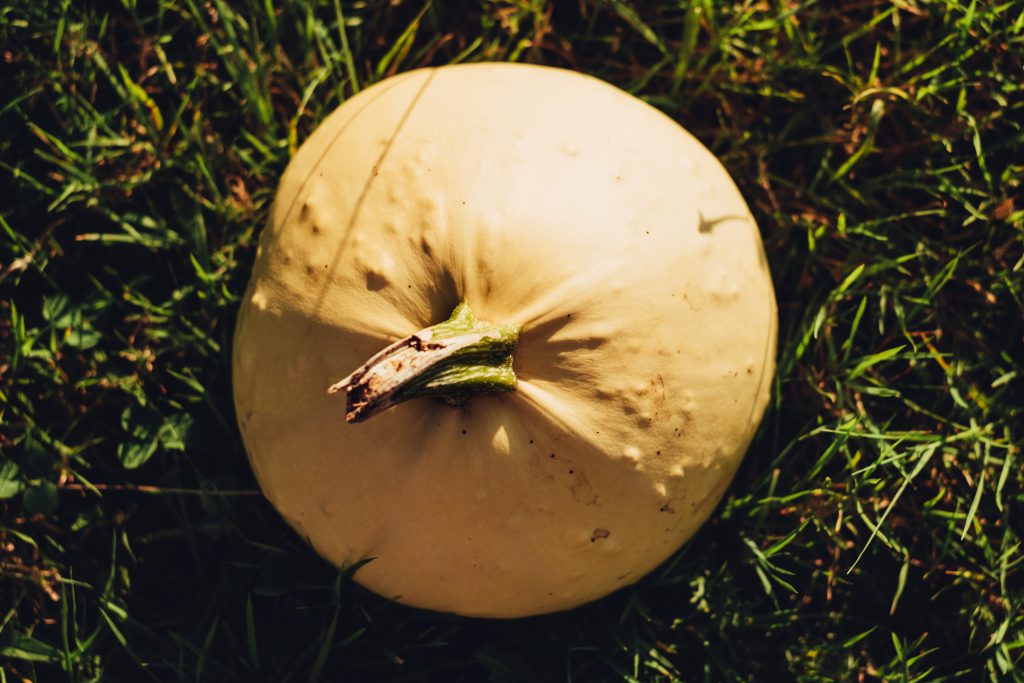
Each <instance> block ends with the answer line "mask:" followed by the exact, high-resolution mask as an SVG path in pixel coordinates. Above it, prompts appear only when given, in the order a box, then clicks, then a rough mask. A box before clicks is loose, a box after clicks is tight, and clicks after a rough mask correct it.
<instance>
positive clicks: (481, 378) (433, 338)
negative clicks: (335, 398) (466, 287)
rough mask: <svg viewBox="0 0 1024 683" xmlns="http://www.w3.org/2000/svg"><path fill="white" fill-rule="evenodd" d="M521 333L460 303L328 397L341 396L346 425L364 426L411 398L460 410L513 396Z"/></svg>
mask: <svg viewBox="0 0 1024 683" xmlns="http://www.w3.org/2000/svg"><path fill="white" fill-rule="evenodd" d="M519 329H520V328H519V327H518V326H516V325H495V324H494V323H489V322H485V321H483V320H479V319H478V318H477V317H476V316H475V315H473V312H472V311H471V310H470V309H469V306H467V305H466V303H465V302H463V303H461V304H459V305H458V306H456V307H455V310H454V311H452V315H451V317H450V318H448V320H446V321H444V322H443V323H438V324H437V325H433V326H432V327H428V328H426V329H424V330H420V331H419V332H417V333H416V334H413V335H411V336H409V337H406V338H405V339H401V340H399V341H397V342H395V343H394V344H391V345H390V346H388V347H387V348H385V349H384V350H383V351H381V352H380V353H378V354H376V355H375V356H373V358H371V359H370V360H368V361H366V363H365V364H363V366H362V367H360V368H359V369H358V370H356V371H355V372H353V373H352V374H351V375H349V376H348V377H346V378H345V379H343V380H341V381H340V382H338V383H337V384H334V385H333V386H331V387H330V388H329V389H328V390H327V392H328V393H330V394H334V393H337V392H339V391H345V392H346V394H347V401H346V408H347V410H346V413H345V419H346V420H347V421H348V422H362V421H363V420H365V419H367V418H370V417H373V416H374V415H376V414H377V413H379V412H381V411H382V410H387V409H388V408H390V407H391V406H393V405H395V404H397V403H401V402H402V401H407V400H409V399H410V398H419V397H421V396H436V397H440V398H442V399H444V400H445V401H446V402H447V403H450V404H452V405H461V404H462V403H464V402H465V401H466V400H467V399H469V397H470V396H472V395H474V394H483V393H490V392H494V391H514V390H515V388H516V374H515V372H514V371H513V370H512V350H513V349H514V348H515V345H516V342H517V341H518V340H519Z"/></svg>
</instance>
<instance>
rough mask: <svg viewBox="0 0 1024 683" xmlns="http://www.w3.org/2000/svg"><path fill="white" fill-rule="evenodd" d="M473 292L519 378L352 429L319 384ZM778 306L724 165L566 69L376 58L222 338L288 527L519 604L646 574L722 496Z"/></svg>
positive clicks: (498, 601)
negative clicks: (507, 333)
mask: <svg viewBox="0 0 1024 683" xmlns="http://www.w3.org/2000/svg"><path fill="white" fill-rule="evenodd" d="M460 301H466V302H467V303H468V304H469V305H470V306H471V307H472V309H473V311H474V312H475V313H476V315H477V316H479V317H480V318H481V319H485V320H487V321H490V322H493V323H506V324H510V325H516V326H520V327H521V333H520V338H519V341H518V344H517V345H516V346H515V349H514V351H513V358H514V360H513V367H514V369H515V372H516V375H517V376H518V386H517V387H516V389H515V390H514V391H511V392H508V393H494V394H485V395H478V396H474V397H472V398H471V399H469V400H468V401H467V402H465V403H464V404H463V405H461V406H460V407H452V406H450V405H448V404H446V403H444V402H443V401H440V400H438V399H433V398H420V399H416V400H412V401H408V402H405V403H402V404H401V405H398V406H396V407H393V408H390V409H388V410H385V411H383V412H381V413H379V414H378V415H376V416H375V417H373V418H372V419H369V420H367V421H365V422H362V423H359V424H348V423H346V421H345V401H344V400H343V398H342V397H339V396H331V395H328V394H327V393H326V391H325V390H326V388H327V387H328V386H329V385H331V384H333V383H334V382H336V381H338V380H339V379H341V378H343V377H345V376H346V375H348V374H349V373H350V372H352V371H353V370H355V369H356V368H358V367H359V366H360V365H361V364H362V363H363V362H365V361H366V360H367V359H368V358H370V357H371V356H373V355H374V354H375V353H376V352H378V351H379V350H380V349H382V348H383V347H385V346H387V345H388V344H390V343H392V342H394V341H395V340H396V339H400V338H402V337H406V336H408V335H410V334H413V333H414V332H416V331H417V330H419V329H421V328H425V327H427V326H430V325H432V324H435V323H438V322H441V321H443V320H445V319H446V318H447V317H448V315H449V314H450V313H451V311H452V309H453V308H454V307H455V305H456V304H457V303H459V302H460ZM776 315H777V314H776V305H775V298H774V293H773V290H772V283H771V278H770V275H769V272H768V267H767V264H766V261H765V257H764V253H763V249H762V245H761V239H760V236H759V233H758V229H757V226H756V224H755V222H754V220H753V218H752V217H751V215H750V212H749V210H748V208H747V206H746V204H745V203H744V201H743V199H742V198H741V196H740V194H739V192H738V191H737V189H736V187H735V185H734V184H733V182H732V181H731V179H730V178H729V176H728V174H727V173H726V171H725V170H724V169H723V168H722V166H721V165H720V164H719V163H718V161H717V160H716V159H715V158H714V156H713V155H712V154H711V153H710V152H709V151H708V150H707V149H705V148H704V147H703V146H702V145H701V144H700V143H699V142H698V141H697V140H696V139H694V138H693V137H692V136H691V135H690V134H688V133H687V132H685V131H684V130H683V129H682V128H680V127H679V126H678V125H677V124H676V123H674V122H673V121H672V120H671V119H670V118H668V117H667V116H665V115H664V114H662V113H660V112H658V111H657V110H655V109H654V108H652V107H650V106H648V105H647V104H645V103H643V102H641V101H640V100H638V99H636V98H634V97H632V96H630V95H627V94H626V93H624V92H622V91H620V90H618V89H616V88H614V87H612V86H610V85H607V84H605V83H603V82H601V81H599V80H597V79H594V78H591V77H588V76H584V75H580V74H577V73H573V72H570V71H564V70H559V69H552V68H544V67H536V66H524V65H512V64H474V65H460V66H449V67H444V68H439V69H429V70H419V71H413V72H410V73H406V74H403V75H400V76H397V77H394V78H390V79H387V80H385V81H383V82H381V83H379V84H377V85H374V86H373V87H371V88H369V89H367V90H365V91H363V92H361V93H360V94H359V95H357V96H355V97H353V98H352V99H350V100H348V101H347V102H346V103H345V104H344V105H343V106H342V107H340V108H339V109H338V110H337V111H335V112H334V113H333V114H331V115H330V116H329V117H328V118H327V119H326V120H325V121H324V122H323V124H322V125H321V126H320V127H319V128H318V129H317V130H316V131H315V132H314V133H313V134H312V135H311V136H310V138H309V139H308V140H307V141H306V143H305V144H304V145H303V146H302V147H301V149H300V150H299V151H298V153H297V154H296V155H295V158H294V159H293V161H292V162H291V164H290V165H289V167H288V170H287V171H286V173H285V174H284V177H283V179H282V180H281V184H280V188H279V190H278V194H277V197H276V201H275V203H274V207H273V210H272V216H271V220H270V224H269V225H268V226H267V228H266V229H265V230H264V232H263V235H262V238H261V240H260V247H259V250H258V255H257V260H256V265H255V268H254V271H253V275H252V281H251V284H250V286H249V290H248V292H247V293H246V295H245V299H244V301H243V303H242V307H241V312H240V316H239V320H238V328H237V331H236V337H235V346H234V395H235V404H236V408H237V413H238V420H239V424H240V426H241V431H242V435H243V437H244V441H245V446H246V449H247V451H248V453H249V456H250V459H251V462H252V466H253V468H254V470H255V472H256V475H257V477H258V479H259V482H260V484H261V486H262V488H263V491H264V492H265V494H266V496H267V497H268V498H269V499H270V501H271V502H272V503H273V504H274V505H275V506H276V507H277V509H278V510H279V511H280V512H281V514H282V515H283V516H284V517H285V518H286V519H287V520H288V522H289V523H290V524H291V525H292V526H293V527H294V528H295V529H296V530H297V531H298V532H299V533H300V534H301V535H302V536H303V537H305V538H306V539H308V540H309V542H310V543H312V544H313V545H314V546H315V548H316V550H317V551H318V552H319V553H321V554H322V555H323V556H324V557H325V558H327V559H328V560H330V561H331V562H333V563H335V564H337V565H344V564H346V563H355V562H358V561H360V560H363V559H366V558H374V559H373V560H372V561H371V562H369V563H368V564H366V565H365V566H363V567H361V568H360V569H359V570H358V571H357V572H356V574H355V579H356V580H357V581H358V582H360V583H361V584H363V585H364V586H366V587H367V588H369V589H371V590H373V591H375V592H377V593H379V594H381V595H383V596H387V597H389V598H393V599H395V600H398V601H400V602H403V603H407V604H409V605H414V606H418V607H425V608H429V609H433V610H442V611H452V612H457V613H460V614H465V615H477V616H496V617H512V616H521V615H529V614H537V613H543V612H550V611H555V610H562V609H567V608H570V607H573V606H576V605H579V604H581V603H584V602H586V601H589V600H593V599H595V598H598V597H601V596H603V595H606V594H607V593H609V592H611V591H613V590H615V589H617V588H619V587H622V586H625V585H627V584H630V583H633V582H635V581H637V580H638V579H640V578H641V577H642V576H643V575H644V574H645V573H647V572H649V571H650V570H651V569H653V568H654V567H656V566H657V565H658V564H659V563H661V562H662V561H663V560H665V559H666V558H667V557H669V555H671V554H672V553H673V552H674V551H675V550H676V549H677V548H679V547H680V545H681V544H682V543H683V542H684V541H686V540H687V539H688V538H690V537H691V536H692V535H693V534H694V533H695V532H696V531H697V529H698V527H700V525H701V524H702V523H703V522H704V521H705V520H706V519H707V518H708V516H709V515H710V514H711V512H712V510H713V509H714V507H715V505H716V503H717V502H718V501H719V500H720V498H721V496H722V495H723V493H724V491H725V489H726V487H727V486H728V484H729V482H730V480H731V479H732V477H733V475H734V473H735V471H736V468H737V466H738V465H739V462H740V460H741V458H742V456H743V454H744V452H745V451H746V449H747V447H748V445H749V443H750V441H751V438H752V437H753V436H754V433H755V431H756V429H757V426H758V423H759V422H760V419H761V416H762V414H763V412H764V409H765V406H766V404H767V401H768V394H769V385H770V383H771V377H772V372H773V363H774V354H775V346H776Z"/></svg>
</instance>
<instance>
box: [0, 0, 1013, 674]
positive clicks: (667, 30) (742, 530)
mask: <svg viewBox="0 0 1024 683" xmlns="http://www.w3.org/2000/svg"><path fill="white" fill-rule="evenodd" d="M476 60H518V61H529V62H541V63H547V64H553V65H558V66H564V67H569V68H574V69H578V70H582V71H586V72H588V73H592V74H595V75H597V76H599V77H601V78H603V79H606V80H608V81H610V82H612V83H614V84H616V85H618V86H620V87H622V88H624V89H626V90H628V91H630V92H632V93H634V94H636V95H638V96H639V97H642V98H644V99H645V100H647V101H648V102H650V103H651V104H653V105H654V106H657V107H659V108H661V109H662V110H664V111H666V112H667V113H669V114H670V115H671V116H673V117H674V118H676V119H677V120H679V121H680V122H682V123H683V124H684V125H685V126H686V127H687V128H688V129H690V130H691V131H692V132H693V133H694V134H695V135H697V137H698V138H700V139H701V140H702V141H703V142H704V143H705V144H706V145H707V146H708V147H710V148H711V149H712V150H713V151H714V152H715V153H716V154H717V155H718V156H719V157H720V158H721V159H722V160H723V162H724V163H725V164H726V166H727V167H728V168H729V170H730V171H731V173H732V174H733V175H734V177H735V178H736V180H737V182H738V184H739V185H740V188H741V190H742V191H743V193H744V196H745V197H746V198H747V199H748V201H749V203H750V205H751V208H752V209H753V211H754V212H755V215H756V216H757V218H758V221H759V223H760V225H761V228H762V232H763V234H764V237H765V241H766V246H767V249H768V255H769V259H770V262H771V266H772V271H773V274H774V278H775V282H776V288H777V291H778V296H779V304H780V315H781V332H780V352H779V372H778V377H777V381H776V384H775V392H774V400H773V404H772V406H771V408H770V410H769V413H768V415H767V417H766V420H765V422H764V425H763V427H762V429H761V431H760V434H759V436H758V438H757V440H756V441H755V443H754V446H753V447H752V449H751V451H750V453H749V455H748V457H747V459H746V461H745V464H744V466H743V468H742V470H741V472H740V474H739V476H738V477H737V479H736V481H735V483H734V484H733V486H732V487H731V489H730V491H729V493H728V494H727V497H726V500H725V501H724V502H723V503H722V505H721V506H720V508H719V509H718V511H717V512H716V514H715V515H714V518H713V520H712V521H711V522H709V524H708V525H707V526H706V527H705V528H704V529H703V530H702V531H701V532H700V534H699V535H698V536H697V537H696V538H695V539H694V540H693V541H692V542H690V543H689V544H687V545H686V546H685V547H684V548H683V549H682V550H681V551H680V552H679V553H677V554H676V555H675V556H674V557H672V558H671V560H670V561H668V562H667V563H666V564H665V565H664V566H663V567H661V568H660V569H659V570H657V571H656V572H654V573H653V574H652V575H650V576H649V577H647V578H646V579H644V580H642V581H641V582H640V583H639V584H637V585H636V586H633V587H630V588H628V589H624V590H622V591H620V592H619V593H617V594H614V595H612V596H610V597H608V598H606V599H604V600H601V601H599V602H597V603H594V604H591V605H588V606H585V607H582V608H580V609H578V610H575V611H572V612H568V613H563V614H556V615H550V616H544V617H537V618H532V619H527V620H520V621H495V622H486V621H485V622H481V621H473V620H467V619H462V618H457V617H452V616H444V615H437V614H430V613H425V612H419V611H416V610H412V609H408V608H404V607H401V606H399V605H395V604H391V603H388V602H386V601H384V600H382V599H379V598H377V597H375V596H373V595H370V594H368V593H366V592H365V591H363V590H362V589H360V588H359V587H358V586H356V585H355V584H354V583H352V582H351V581H350V574H351V570H349V571H343V572H340V573H339V572H338V571H336V570H334V569H332V568H330V567H328V566H326V565H325V563H323V562H322V561H320V560H319V559H318V558H317V557H316V556H315V555H314V554H313V553H312V552H311V551H310V550H309V549H308V548H307V547H305V545H304V544H303V543H302V542H301V541H300V540H299V539H297V538H296V537H295V536H294V535H293V534H292V533H291V532H290V531H289V529H288V528H287V527H286V526H285V525H284V523H283V522H282V521H281V520H280V519H279V518H278V517H277V515H276V513H274V511H273V510H272V509H271V508H270V507H269V505H268V504H267V503H266V502H265V501H263V499H262V498H261V497H260V496H259V495H257V494H256V484H255V482H254V480H253V477H252V475H251V473H250V471H249V468H248V466H247V463H246V459H245V455H244V452H243V451H242V448H241V445H240V441H239V437H238V432H237V429H236V427H235V423H234V415H233V409H232V404H231V398H230V390H229V367H230V363H229V353H230V340H231V332H232V328H233V316H234V314H235V310H236V308H237V305H238V298H239V296H240V293H241V292H242V290H243V288H244V285H245V282H246V280H247V277H248V272H249V267H250V264H251V262H252V260H253V256H254V248H255V236H256V235H257V234H258V231H259V229H260V227H261V226H262V224H263V223H264V221H265V219H266V215H267V210H268V206H269V203H270V201H271V199H272V196H273V192H274V188H275V183H276V181H277V179H278V178H279V177H280V175H281V172H282V171H283V169H284V167H285V165H286V164H287V161H288V159H289V158H290V155H291V154H292V153H293V152H294V150H295V148H296V146H297V145H298V144H299V143H301V141H302V140H303V139H304V138H305V137H306V136H307V135H308V133H309V132H310V131H311V130H312V128H313V127H314V126H315V125H316V124H317V122H318V121H320V120H321V119H322V118H323V117H324V116H325V115H326V114H327V113H328V112H330V111H331V110H332V109H333V108H334V107H336V106H337V105H338V104H340V103H341V102H342V101H344V100H345V99H346V98H347V97H349V96H350V95H352V94H353V93H355V92H357V91H359V90H360V89H362V88H365V87H366V86H368V85H370V84H371V83H373V82H375V81H377V80H380V79H382V78H385V77H387V76H388V75H391V74H394V73H396V72H400V71H404V70H408V69H411V68H414V67H417V66H423V65H439V64H445V63H451V62H457V61H476ZM1022 178H1024V3H1022V2H1020V1H1019V0H1016V1H1006V2H999V1H996V2H984V3H983V2H977V1H975V0H960V1H954V0H898V1H897V0H891V1H882V0H858V1H856V2H854V1H843V2H821V1H818V2H815V1H814V0H803V1H799V0H793V1H791V2H779V3H775V2H763V1H757V2H755V1H753V0H748V1H746V2H734V3H712V2H710V0H692V1H691V2H681V3H680V2H662V1H654V2H644V3H639V2H637V3H631V2H627V1H626V0H607V1H606V2H597V1H596V0H592V1H590V0H580V2H578V3H569V2H566V3H557V4H556V6H553V7H552V6H548V5H546V4H544V3H542V2H540V1H539V0H515V1H512V0H508V1H506V0H487V1H485V0H461V1H458V2H456V1H451V2H449V1H445V0H434V1H433V2H417V1H415V0H395V1H394V2H390V3H383V2H352V1H350V0H320V1H313V2H305V1H299V0H282V1H281V2H271V0H266V1H265V2H260V1H258V0H248V1H247V2H246V1H244V0H239V1H238V2H234V3H231V4H229V3H228V2H226V1H225V0H205V1H202V2H200V0H121V1H120V2H113V1H110V2H100V1H98V0H97V1H83V2H71V1H70V0H64V1H58V0H48V1H45V2H44V1H41V2H32V1H30V0H7V2H5V3H3V6H2V7H0V198H2V201H0V289H2V295H0V401H2V407H0V449H2V459H0V510H2V521H0V596H2V598H0V658H2V660H0V661H2V663H0V681H21V680H33V681H34V680H39V681H52V680H71V681H94V680H104V681H146V680H160V681H167V680H186V681H210V680H215V681H234V680H239V681H252V680H272V681H339V680H351V681H371V680H381V681H384V680H394V681H399V680H413V681H416V680H445V681H449V680H461V681H477V680H494V681H520V680H524V681H525V680H530V681H547V680H558V681H606V680H608V681H617V680H624V681H708V682H715V681H776V680H777V681H907V682H909V681H929V682H931V681H993V682H995V681H1024V552H1022V546H1021V542H1022V539H1021V537H1022V534H1024V489H1022V483H1024V453H1022V452H1021V447H1022V443H1024V195H1022V194H1021V192H1022V190H1021V182H1022Z"/></svg>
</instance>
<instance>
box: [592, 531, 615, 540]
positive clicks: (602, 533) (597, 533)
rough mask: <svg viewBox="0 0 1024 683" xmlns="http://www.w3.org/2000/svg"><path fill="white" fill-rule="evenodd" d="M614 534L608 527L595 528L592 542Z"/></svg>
mask: <svg viewBox="0 0 1024 683" xmlns="http://www.w3.org/2000/svg"><path fill="white" fill-rule="evenodd" d="M611 535H612V532H610V531H608V530H607V529H594V533H593V534H591V535H590V542H591V543H594V542H595V541H597V540H598V539H599V538H608V537H609V536H611Z"/></svg>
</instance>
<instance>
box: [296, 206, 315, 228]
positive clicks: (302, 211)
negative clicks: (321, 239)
mask: <svg viewBox="0 0 1024 683" xmlns="http://www.w3.org/2000/svg"><path fill="white" fill-rule="evenodd" d="M308 217H309V202H302V206H301V207H300V208H299V220H300V221H304V220H306V218H308ZM316 231H317V228H316V226H313V232H316Z"/></svg>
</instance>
